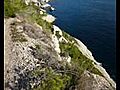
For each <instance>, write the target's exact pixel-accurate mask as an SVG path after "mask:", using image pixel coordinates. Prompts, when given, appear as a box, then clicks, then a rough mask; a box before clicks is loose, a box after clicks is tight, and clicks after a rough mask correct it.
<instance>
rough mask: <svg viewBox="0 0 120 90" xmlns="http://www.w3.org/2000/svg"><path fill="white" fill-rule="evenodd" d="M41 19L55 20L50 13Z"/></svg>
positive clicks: (50, 21)
mask: <svg viewBox="0 0 120 90" xmlns="http://www.w3.org/2000/svg"><path fill="white" fill-rule="evenodd" d="M42 19H43V20H46V21H47V22H49V23H52V22H54V21H55V17H53V16H52V15H47V16H43V17H42Z"/></svg>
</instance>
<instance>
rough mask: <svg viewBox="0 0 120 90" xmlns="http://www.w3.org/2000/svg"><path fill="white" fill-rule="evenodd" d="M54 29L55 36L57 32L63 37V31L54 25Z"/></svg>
mask: <svg viewBox="0 0 120 90" xmlns="http://www.w3.org/2000/svg"><path fill="white" fill-rule="evenodd" d="M53 29H54V34H56V31H59V34H60V35H61V36H62V30H61V29H60V28H59V27H57V26H56V25H53Z"/></svg>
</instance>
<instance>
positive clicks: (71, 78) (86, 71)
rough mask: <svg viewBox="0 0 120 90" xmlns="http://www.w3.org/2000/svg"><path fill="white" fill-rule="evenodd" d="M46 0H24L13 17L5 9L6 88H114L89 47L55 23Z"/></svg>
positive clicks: (113, 89)
mask: <svg viewBox="0 0 120 90" xmlns="http://www.w3.org/2000/svg"><path fill="white" fill-rule="evenodd" d="M13 1H14V0H13ZM18 1H19V0H18ZM20 1H21V0H20ZM31 2H33V4H31ZM46 2H48V1H46V0H39V1H37V0H36V1H35V0H31V1H30V0H25V2H24V3H26V5H25V9H24V10H20V12H14V13H15V16H14V17H13V18H10V17H11V13H10V14H9V12H7V11H6V12H7V15H8V14H9V15H10V16H9V17H8V16H7V18H5V19H4V25H5V26H4V28H5V29H4V32H5V34H4V36H5V44H4V45H5V48H4V50H5V55H4V56H5V69H4V77H5V78H4V81H5V84H4V85H5V87H4V88H5V90H115V89H116V84H115V82H114V81H113V80H112V79H111V78H110V76H109V75H108V74H107V72H106V71H105V69H104V68H102V67H101V66H100V65H101V64H100V63H98V62H97V61H96V60H95V59H94V57H93V56H92V53H91V52H90V51H89V50H88V49H87V47H86V46H85V45H84V44H83V43H82V42H81V41H80V40H78V39H76V38H74V37H72V36H70V35H69V34H67V33H65V32H63V31H62V30H61V29H60V28H59V27H57V26H56V25H54V23H53V22H54V20H55V17H53V16H51V15H48V14H47V13H46V8H47V9H48V7H49V9H50V8H51V6H50V5H46ZM12 4H13V3H12ZM19 4H20V2H19V3H18V6H19ZM28 5H29V6H28ZM16 7H17V6H16ZM16 7H15V8H16ZM26 7H27V8H26ZM38 7H39V8H38ZM20 9H21V8H20ZM13 10H14V9H13Z"/></svg>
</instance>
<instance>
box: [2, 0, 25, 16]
mask: <svg viewBox="0 0 120 90" xmlns="http://www.w3.org/2000/svg"><path fill="white" fill-rule="evenodd" d="M25 7H26V5H25V4H24V2H23V0H4V12H5V17H15V14H16V13H18V12H19V11H20V10H22V9H24V8H25Z"/></svg>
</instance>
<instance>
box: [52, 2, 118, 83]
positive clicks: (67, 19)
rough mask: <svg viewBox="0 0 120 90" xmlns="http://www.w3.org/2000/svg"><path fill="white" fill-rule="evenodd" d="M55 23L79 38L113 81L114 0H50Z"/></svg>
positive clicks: (114, 59) (114, 60)
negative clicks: (53, 8)
mask: <svg viewBox="0 0 120 90" xmlns="http://www.w3.org/2000/svg"><path fill="white" fill-rule="evenodd" d="M50 4H51V5H52V6H53V7H55V8H56V11H53V12H52V14H53V15H54V16H56V18H57V19H56V22H55V24H56V25H58V26H59V27H60V28H61V29H62V30H64V31H66V32H68V33H69V34H71V35H72V36H74V37H76V38H78V39H80V40H81V41H82V42H83V43H84V44H85V45H86V46H87V47H88V49H89V50H90V51H91V52H92V53H93V56H94V57H95V59H96V60H97V61H98V62H101V63H102V64H103V67H104V68H105V69H106V70H107V72H108V73H109V74H110V76H111V77H112V78H113V79H114V80H115V81H116V76H115V75H116V56H115V55H116V47H115V46H116V45H115V44H116V23H115V22H116V20H115V18H116V15H115V13H116V11H115V10H116V8H115V7H116V5H115V4H116V1H115V0H53V1H52V2H51V3H50Z"/></svg>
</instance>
